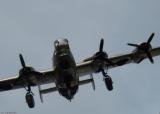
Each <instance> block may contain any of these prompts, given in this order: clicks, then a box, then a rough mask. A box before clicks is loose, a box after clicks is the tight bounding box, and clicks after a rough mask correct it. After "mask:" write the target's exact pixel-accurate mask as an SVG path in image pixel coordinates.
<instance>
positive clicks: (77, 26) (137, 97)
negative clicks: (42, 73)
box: [0, 0, 160, 114]
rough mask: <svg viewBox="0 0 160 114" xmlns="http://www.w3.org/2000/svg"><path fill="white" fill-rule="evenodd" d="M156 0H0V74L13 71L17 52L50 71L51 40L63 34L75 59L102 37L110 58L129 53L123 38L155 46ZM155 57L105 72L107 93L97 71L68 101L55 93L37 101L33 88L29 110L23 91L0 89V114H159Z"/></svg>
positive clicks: (159, 38)
mask: <svg viewBox="0 0 160 114" xmlns="http://www.w3.org/2000/svg"><path fill="white" fill-rule="evenodd" d="M159 4H160V1H159V0H54V1H53V0H29V1H28V0H27V1H24V0H14V1H13V0H5V1H4V0H3V1H0V52H1V56H0V78H7V77H11V76H14V75H17V74H18V71H19V69H20V68H21V65H20V62H19V58H18V54H19V53H23V55H24V57H25V60H26V63H27V64H28V65H32V66H33V67H34V68H35V69H37V70H44V69H50V68H51V66H52V63H51V58H52V54H53V50H54V48H53V42H54V40H56V39H58V38H67V39H68V40H69V41H70V47H71V48H72V52H73V54H74V56H75V59H76V60H77V62H79V61H81V60H83V59H84V58H86V57H88V56H90V55H92V54H93V53H94V52H95V51H97V50H98V46H99V41H100V39H101V38H102V37H103V38H104V39H105V49H106V51H107V52H108V53H109V55H110V56H112V55H115V54H121V53H126V52H130V51H132V50H133V48H132V47H129V46H127V45H126V43H128V42H133V43H140V42H142V41H146V40H147V39H148V37H149V35H150V34H151V32H155V33H156V36H155V37H154V40H153V42H152V44H153V47H154V46H160V33H159V30H160V22H159V20H160V13H159V11H160V7H159ZM158 58H159V57H156V58H155V64H154V65H151V64H150V63H149V61H148V60H145V61H144V62H143V63H142V64H140V65H136V64H130V65H127V66H123V67H119V68H115V69H112V70H110V71H109V74H110V75H111V76H112V78H113V81H114V91H113V92H108V91H107V90H106V88H105V85H104V82H103V80H102V75H101V74H95V75H94V76H95V83H96V91H95V92H94V91H93V90H92V87H91V84H88V85H85V86H82V87H80V89H79V92H78V94H77V95H76V96H75V98H74V100H73V101H72V102H71V103H70V102H69V101H67V100H66V99H64V98H63V97H62V96H59V94H58V93H51V94H47V95H44V103H43V104H41V103H40V99H39V95H38V90H37V88H34V89H33V91H34V93H35V101H36V107H35V109H31V110H30V109H28V107H27V105H26V103H25V99H24V96H25V93H26V92H25V90H24V89H20V90H15V91H9V92H3V93H0V113H1V112H16V113H18V114H36V113H39V114H44V113H48V114H52V113H58V114H64V113H66V114H69V113H76V114H86V113H87V114H90V113H92V114H98V113H99V114H104V113H106V114H117V113H118V114H159V113H160V91H159V88H160V83H159V81H160V75H158V74H159V65H160V64H159V61H160V60H159V59H158Z"/></svg>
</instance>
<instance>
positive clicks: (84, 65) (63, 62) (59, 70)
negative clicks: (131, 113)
mask: <svg viewBox="0 0 160 114" xmlns="http://www.w3.org/2000/svg"><path fill="white" fill-rule="evenodd" d="M153 37H154V33H152V34H151V35H150V37H149V39H148V41H147V42H143V43H141V44H132V43H128V45H129V46H133V47H135V49H134V50H133V51H132V52H130V53H127V54H122V55H119V56H113V57H108V54H107V53H106V52H105V51H104V50H103V46H104V39H101V41H100V46H99V51H98V52H96V53H95V54H94V55H93V56H91V57H89V58H86V59H84V60H83V61H82V62H80V63H76V62H75V59H74V56H73V55H72V52H71V50H70V47H69V42H68V40H67V39H59V40H56V41H55V42H54V47H55V50H54V54H53V58H52V60H53V69H52V70H48V71H36V70H35V69H34V68H33V67H30V66H26V64H25V61H24V58H23V56H22V54H20V55H19V58H20V62H21V65H22V69H20V70H19V75H18V76H16V77H12V78H8V79H2V80H0V91H8V90H15V89H20V88H25V89H26V92H27V93H26V96H25V99H26V103H27V104H28V107H29V108H34V107H35V101H34V97H33V95H34V94H33V92H32V90H31V87H34V86H38V90H39V95H40V100H41V102H42V103H43V96H42V95H43V94H47V93H51V92H56V91H58V92H59V94H60V95H62V96H63V97H65V98H66V99H67V100H70V101H71V100H72V99H73V97H74V96H75V94H76V93H77V92H78V89H79V86H80V85H85V84H88V83H92V87H93V89H94V90H95V83H94V79H93V73H102V75H103V79H104V83H105V86H106V88H107V89H108V90H109V91H112V90H113V81H112V78H111V77H110V76H109V75H108V73H107V71H108V70H109V69H112V68H116V67H120V66H123V65H127V64H129V63H137V64H139V63H141V62H142V61H143V60H144V59H147V58H148V59H149V61H150V62H151V63H154V60H153V57H155V56H158V55H160V47H156V48H152V46H151V41H152V39H153ZM86 75H90V77H89V78H87V79H85V80H80V78H81V77H83V76H86ZM50 83H55V87H49V88H46V89H42V88H41V85H44V84H50Z"/></svg>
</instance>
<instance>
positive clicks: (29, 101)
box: [26, 93, 35, 108]
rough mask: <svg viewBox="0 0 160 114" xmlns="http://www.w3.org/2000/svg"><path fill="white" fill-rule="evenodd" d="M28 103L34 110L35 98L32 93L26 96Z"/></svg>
mask: <svg viewBox="0 0 160 114" xmlns="http://www.w3.org/2000/svg"><path fill="white" fill-rule="evenodd" d="M26 102H27V104H28V107H29V108H34V107H35V102H34V98H33V95H32V94H31V93H27V94H26Z"/></svg>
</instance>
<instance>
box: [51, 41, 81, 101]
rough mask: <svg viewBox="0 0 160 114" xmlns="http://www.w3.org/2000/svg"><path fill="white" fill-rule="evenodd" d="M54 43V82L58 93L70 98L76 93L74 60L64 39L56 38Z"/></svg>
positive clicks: (77, 82) (76, 81) (76, 76)
mask: <svg viewBox="0 0 160 114" xmlns="http://www.w3.org/2000/svg"><path fill="white" fill-rule="evenodd" d="M54 45H55V51H54V55H53V67H54V68H55V71H56V72H57V74H58V75H57V76H56V82H55V84H56V87H57V89H58V91H59V93H60V94H61V95H62V96H64V97H65V98H67V99H68V100H71V99H72V98H73V97H74V95H75V94H76V92H77V90H78V84H79V76H78V75H77V71H76V62H75V60H74V57H73V55H72V53H71V51H70V48H69V44H68V41H67V40H66V39H63V40H56V41H55V43H54Z"/></svg>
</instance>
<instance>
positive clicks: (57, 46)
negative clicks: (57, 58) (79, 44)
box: [54, 39, 69, 50]
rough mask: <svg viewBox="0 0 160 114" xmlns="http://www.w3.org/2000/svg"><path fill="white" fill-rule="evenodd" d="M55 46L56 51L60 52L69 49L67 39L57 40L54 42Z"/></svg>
mask: <svg viewBox="0 0 160 114" xmlns="http://www.w3.org/2000/svg"><path fill="white" fill-rule="evenodd" d="M54 46H55V49H56V50H59V49H62V48H65V49H69V44H68V40H67V39H59V40H56V41H55V42H54Z"/></svg>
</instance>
